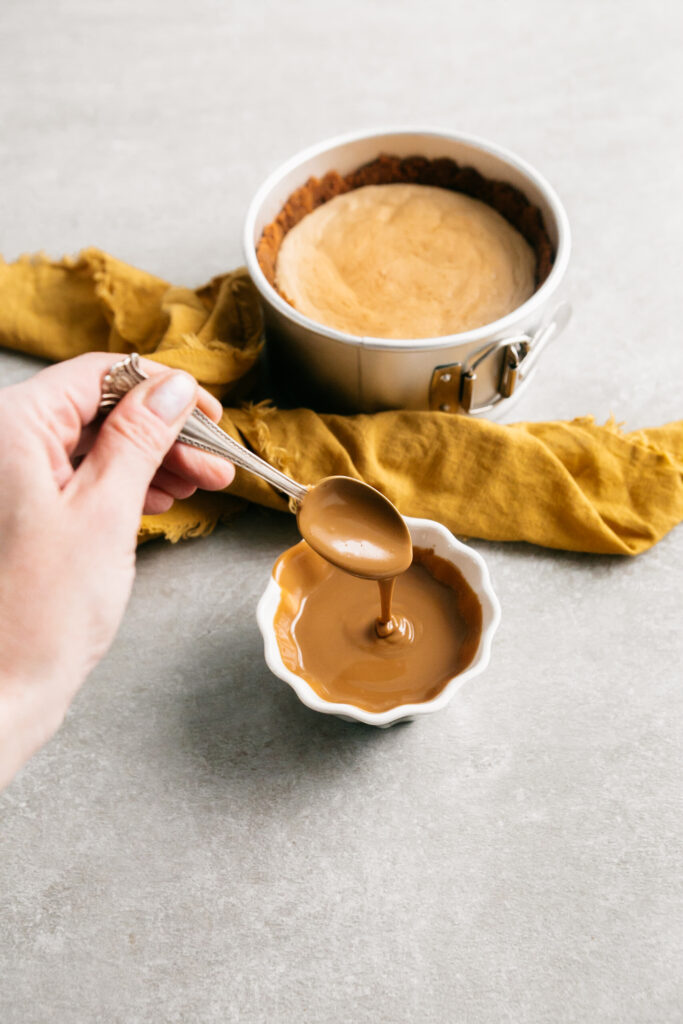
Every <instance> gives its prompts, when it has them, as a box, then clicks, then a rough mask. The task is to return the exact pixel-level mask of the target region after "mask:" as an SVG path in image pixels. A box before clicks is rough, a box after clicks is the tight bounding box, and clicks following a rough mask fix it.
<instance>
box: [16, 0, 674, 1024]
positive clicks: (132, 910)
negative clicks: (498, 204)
mask: <svg viewBox="0 0 683 1024" xmlns="http://www.w3.org/2000/svg"><path fill="white" fill-rule="evenodd" d="M678 11H679V5H678V4H677V3H668V4H667V3H659V4H654V3H641V2H639V3H624V2H623V0H622V2H618V3H617V2H614V3H612V2H605V0H599V2H595V0H594V2H592V3H585V2H575V3H571V4H570V3H566V4H562V5H560V4H558V3H553V2H548V0H543V2H541V0H519V2H517V3H515V4H511V3H504V4H503V3H501V4H490V3H489V4H486V3H481V4H479V5H477V4H473V3H467V4H465V3H454V2H453V0H449V2H442V3H439V2H435V0H429V2H423V3H419V4H418V3H415V4H405V3H404V4H400V3H367V2H362V0H349V2H348V3H346V4H344V5H341V4H329V3H325V2H323V0H318V2H317V3H313V2H302V0H290V2H288V3H283V2H280V3H277V2H268V3H259V2H254V3H252V4H247V3H244V2H243V3H239V4H237V3H229V2H213V3H212V2H207V0H201V2H194V3H189V2H187V3H183V2H179V0H147V2H143V0H135V2H133V0H115V2H114V3H111V4H104V3H99V4H98V3H95V2H92V0H91V2H88V0H60V2H59V3H55V2H54V0H43V2H39V0H24V2H19V0H3V3H2V7H1V8H0V30H1V33H2V34H1V36H0V125H1V130H0V157H1V160H0V167H1V170H2V187H1V190H0V214H1V216H0V233H1V234H0V250H1V251H2V253H3V254H4V256H5V258H6V259H13V258H15V257H16V256H18V255H19V254H20V253H21V252H24V251H32V250H37V249H45V250H47V251H48V252H49V253H50V254H52V255H55V256H56V255H61V254H62V253H63V252H73V251H76V250H78V249H79V248H80V247H82V246H85V245H88V244H96V245H99V246H101V247H103V248H106V249H108V250H109V251H111V252H112V253H113V254H115V255H117V256H119V257H121V258H123V259H125V260H129V261H132V262H134V263H136V264H139V265H141V266H143V267H145V268H147V269H148V270H151V271H154V272H156V273H158V274H160V275H162V276H165V277H167V278H168V279H170V280H173V281H174V282H177V283H183V284H198V283H200V282H202V281H204V280H206V279H208V277H209V276H211V275H212V274H214V273H218V272H221V271H223V270H226V269H228V268H230V267H232V266H234V265H235V264H237V263H238V262H240V260H241V254H240V231H241V224H242V219H243V216H244V213H245V209H246V206H247V203H248V201H249V198H250V196H251V194H252V193H253V191H254V190H255V188H256V187H257V185H258V184H259V183H260V181H261V180H262V179H263V177H264V176H265V175H266V174H267V173H268V172H269V171H270V170H272V169H273V168H274V167H275V166H276V165H277V164H278V163H279V162H280V161H281V160H283V159H285V158H286V157H288V156H289V155H291V154H292V153H294V152H295V151H296V150H298V149H299V148H301V147H303V146H305V145H308V144H310V143H313V142H316V141H318V140H319V139H322V138H324V137H326V136H328V135H332V134H335V133H337V132H341V131H347V130H354V129H358V128H363V127H371V126H379V125H395V124H401V123H415V124H417V123H424V124H428V125H437V126H443V127H445V128H454V129H459V130H464V131H469V132H472V133H476V134H479V135H482V136H484V137H489V138H491V139H493V140H495V141H497V142H499V143H501V144H503V145H507V146H509V147H510V148H512V149H513V150H515V151H517V152H518V153H519V154H521V155H522V156H524V157H525V158H527V159H528V160H530V161H531V162H532V163H534V164H536V165H537V166H538V167H539V168H540V169H541V170H542V171H543V172H544V173H545V174H546V175H547V176H548V178H549V179H550V180H551V181H552V182H553V184H554V185H555V187H556V188H557V189H558V191H559V193H560V195H561V196H562V197H563V199H564V200H565V203H566V205H567V208H568V212H569V215H570V219H571V222H572V226H573V231H574V252H573V257H572V265H571V271H570V274H569V280H568V288H567V295H568V297H569V298H570V299H571V301H572V302H573V305H574V309H575V315H574V319H573V321H572V324H571V326H570V328H569V330H568V331H567V333H566V334H565V335H564V336H563V338H562V340H561V342H559V343H558V344H557V346H556V347H555V348H554V349H552V350H551V351H550V352H549V353H548V355H547V356H546V357H545V358H544V362H543V364H542V368H541V370H540V372H539V374H538V376H537V380H536V383H535V384H534V386H533V387H532V390H531V393H530V394H529V395H528V396H527V397H526V398H525V399H524V401H523V402H522V403H520V404H519V405H518V407H517V409H516V410H515V414H514V415H515V418H519V419H543V418H571V417H573V416H577V415H582V414H585V413H589V412H591V413H594V414H595V415H596V416H597V417H598V419H600V420H604V419H606V418H607V416H608V415H609V414H610V413H611V412H614V414H615V415H616V416H617V418H618V419H619V420H623V421H624V422H625V424H626V426H627V427H628V428H637V427H641V426H646V425H650V424H656V423H662V422H665V421H667V420H671V419H675V418H678V417H680V416H681V379H682V376H683V346H682V345H681V343H680V290H681V260H680V249H681V237H682V236H683V203H681V200H680V179H681V159H682V158H683V148H682V146H681V135H680V123H681V113H682V109H681V108H682V106H683V104H682V103H681V98H682V97H681V87H680V86H681V79H680V72H679V67H678V65H679V62H680V45H681V17H680V15H679V13H678ZM36 365H37V364H36V363H35V362H34V361H32V360H28V359H26V358H22V357H18V356H14V355H11V354H8V353H3V354H2V355H0V383H9V382H10V381H13V380H17V379H20V378H22V377H24V376H26V375H27V374H28V373H30V372H33V370H34V369H35V368H36ZM511 514H514V510H511ZM294 540H295V528H294V525H293V523H292V522H291V521H290V520H289V519H288V518H286V517H279V516H276V515H274V514H268V513H265V512H262V511H259V510H252V511H251V512H250V513H248V514H247V515H245V516H243V517H242V518H241V519H239V520H238V521H236V522H235V523H234V524H233V525H231V526H229V527H224V528H222V529H220V530H219V531H217V532H216V534H215V535H214V536H213V537H211V538H209V539H206V540H202V541H197V542H191V543H187V544H182V545H178V546H176V547H171V546H169V545H165V544H156V545H152V546H149V547H147V548H145V549H144V550H143V551H141V553H140V556H139V573H138V580H137V583H136V587H135V592H134V595H133V599H132V601H131V605H130V608H129V611H128V614H127V617H126V620H125V623H124V625H123V628H122V630H121V632H120V634H119V636H118V639H117V640H116V643H115V645H114V647H113V649H112V651H111V653H110V654H109V656H108V657H107V658H106V660H105V661H104V663H103V664H101V665H100V666H99V668H98V669H97V670H96V671H95V673H94V674H93V676H92V678H91V680H90V682H89V683H88V685H87V686H86V687H85V689H84V690H83V692H82V693H81V695H80V696H79V697H78V699H77V700H76V702H75V704H74V706H73V709H72V711H71V713H70V714H69V716H68V719H67V722H66V724H65V725H64V727H63V729H62V730H61V732H60V733H59V735H58V736H57V737H56V739H54V740H53V741H52V742H51V743H50V744H49V746H48V747H47V748H46V749H45V750H44V751H43V752H42V753H41V754H40V755H39V756H37V757H36V758H35V759H34V760H33V761H32V762H31V763H30V764H29V766H28V767H27V768H26V769H25V770H24V771H23V772H22V773H21V774H20V776H19V777H18V778H17V779H16V780H15V782H14V783H13V784H12V785H11V786H10V787H9V789H8V790H7V791H6V792H5V794H4V796H2V797H1V798H0V1019H2V1021H3V1024H34V1022H41V1024H42V1022H52V1021H59V1022H60V1024H75V1022H78V1024H81V1022H89V1021H105V1022H116V1024H118V1022H122V1024H123V1022H125V1024H137V1022H156V1021H159V1022H165V1024H175V1022H181V1021H182V1022H202V1024H204V1022H207V1024H212V1022H219V1021H220V1022H226V1021H254V1022H260V1021H267V1022H288V1024H289V1022H299V1021H301V1022H332V1024H336V1022H357V1024H365V1022H368V1024H370V1022H372V1024H374V1022H396V1024H403V1022H413V1021H416V1022H439V1024H441V1022H452V1021H457V1022H468V1024H469V1022H472V1024H488V1022H498V1021H512V1022H578V1021H589V1022H597V1021H599V1022H602V1021H605V1022H635V1021H638V1022H644V1021H648V1022H650V1021H651V1022H657V1024H662V1022H670V1021H671V1022H673V1021H678V1020H680V1019H681V1013H682V1009H681V987H680V984H679V981H678V978H677V971H678V966H679V964H680V954H681V937H682V928H681V914H680V906H681V904H680V893H681V890H680V885H679V867H680V860H679V855H680V841H681V827H680V816H679V802H680V788H681V786H680V784H681V768H682V767H683V765H682V762H681V756H680V753H679V743H680V739H681V736H680V725H679V723H680V711H681V700H680V685H679V680H680V676H681V669H680V664H681V658H682V656H683V640H682V631H681V599H680V588H681V578H682V574H683V533H681V531H680V529H679V530H676V531H674V533H673V534H671V535H670V536H669V537H667V538H666V539H665V540H663V541H662V542H661V543H660V544H659V545H658V547H656V548H655V549H654V550H653V551H652V552H650V553H649V554H646V555H643V556H641V557H640V558H638V559H636V560H633V561H626V560H618V559H610V558H591V557H583V556H577V555H568V554H562V553H551V552H546V551H542V550H538V549H533V548H530V547H526V546H522V545H519V546H518V545H492V544H484V543H480V542H477V543H476V544H475V546H476V548H477V549H478V550H479V551H481V552H482V553H483V554H484V556H485V557H486V558H487V560H488V562H489V565H490V568H491V571H492V574H493V578H494V583H495V586H496V588H497V591H498V593H499V596H500V599H501V602H502V606H503V621H502V625H501V628H500V631H499V634H498V637H497V641H496V643H495V645H494V654H493V659H492V663H491V665H490V668H489V669H488V671H487V672H486V673H485V675H484V676H482V677H480V678H478V679H477V680H475V681H473V683H472V684H471V685H468V686H466V687H465V688H464V690H462V691H461V692H460V693H459V694H458V696H457V697H456V699H455V700H454V701H453V703H452V704H451V706H450V707H449V709H448V710H447V711H446V712H444V713H442V714H440V715H436V716H433V717H430V718H427V719H425V720H423V721H420V722H417V723H414V724H412V725H409V726H405V727H398V728H396V729H393V730H390V731H387V732H379V731H373V730H370V729H365V728H362V727H355V726H352V725H348V724H345V723H343V722H339V721H337V720H334V719H328V718H323V717H322V716H316V715H315V714H314V713H312V712H309V711H308V710H307V709H305V708H303V707H302V706H300V705H299V704H298V703H297V701H296V698H295V697H294V696H293V694H291V693H290V691H289V690H288V689H287V688H286V687H285V686H284V684H281V683H280V682H278V681H277V680H276V679H274V678H272V677H271V676H270V674H269V673H268V671H267V670H266V669H265V667H264V664H263V661H262V656H261V643H260V639H259V635H258V633H257V629H256V625H255V622H254V609H255V605H256V602H257V599H258V597H259V594H260V592H261V590H262V588H263V587H264V585H265V582H266V579H267V577H268V573H269V569H270V565H271V563H272V561H273V559H274V558H275V556H276V555H277V554H278V553H279V552H280V551H281V550H282V549H283V548H284V547H285V546H287V545H289V544H290V543H291V542H293V541H294ZM36 628H40V625H39V623H37V624H36Z"/></svg>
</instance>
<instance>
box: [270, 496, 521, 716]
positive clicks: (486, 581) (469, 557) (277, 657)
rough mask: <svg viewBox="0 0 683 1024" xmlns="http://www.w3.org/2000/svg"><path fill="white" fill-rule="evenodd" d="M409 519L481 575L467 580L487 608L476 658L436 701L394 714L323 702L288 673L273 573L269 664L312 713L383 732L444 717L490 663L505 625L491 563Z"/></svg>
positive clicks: (440, 528)
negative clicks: (280, 642)
mask: <svg viewBox="0 0 683 1024" xmlns="http://www.w3.org/2000/svg"><path fill="white" fill-rule="evenodd" d="M404 518H405V521H406V523H407V524H408V528H409V530H410V532H411V536H412V535H413V532H414V531H415V532H417V531H419V530H425V531H427V532H428V533H431V534H432V536H434V537H435V538H436V537H439V538H440V539H441V540H442V542H444V544H445V545H446V548H447V551H448V554H449V555H452V556H454V557H453V558H452V559H450V558H449V557H448V555H445V554H443V553H442V552H440V557H442V558H446V559H447V560H450V561H452V564H454V565H456V567H457V568H460V569H461V571H462V562H463V561H464V562H469V567H470V568H472V569H473V570H476V571H477V572H478V581H477V583H476V584H475V583H473V582H472V580H471V579H468V582H469V584H470V586H471V587H472V589H473V590H474V591H475V593H476V594H477V597H478V598H479V601H480V602H481V605H482V632H481V637H480V640H479V645H478V647H477V650H476V653H475V655H474V658H473V659H472V661H471V662H470V664H469V665H468V666H467V668H465V669H463V671H462V672H460V673H458V675H456V676H453V677H452V678H451V679H449V680H448V682H447V683H446V685H445V686H444V687H443V689H442V690H441V691H440V692H439V693H438V694H437V695H436V697H433V698H432V699H431V700H428V701H422V702H420V703H418V704H399V705H397V706H396V707H394V708H389V710H387V711H368V710H367V709H365V708H359V707H357V706H356V705H355V704H345V703H341V702H333V701H327V700H324V699H323V698H322V697H321V696H319V694H317V693H316V691H315V690H314V689H313V687H312V686H311V685H310V684H309V683H308V682H307V681H306V680H305V679H303V678H302V677H301V676H299V675H297V674H296V673H295V672H292V671H291V669H288V668H287V666H286V665H285V664H284V662H283V660H282V656H281V654H280V648H279V647H278V643H277V637H276V635H275V629H274V628H273V623H274V618H275V614H276V612H277V608H278V605H279V596H280V593H281V590H280V586H279V584H278V583H277V581H276V580H275V577H274V576H273V574H272V572H271V575H270V578H269V580H268V583H267V585H266V588H265V590H264V592H263V594H262V595H261V598H260V600H259V603H258V606H257V609H256V621H257V623H258V627H259V629H260V631H261V636H262V638H263V644H264V656H265V660H266V664H267V665H268V668H269V669H270V671H271V672H272V673H273V675H275V676H277V677H278V678H279V679H282V681H283V682H285V683H287V684H288V685H289V686H291V688H292V689H293V690H294V692H295V693H296V695H297V697H298V698H299V700H300V701H301V702H302V704H305V705H306V706H307V707H309V708H311V709H312V710H313V711H319V712H321V713H322V714H327V715H337V716H340V717H342V718H350V719H353V720H354V721H357V722H362V723H364V724H365V725H375V726H379V727H384V726H388V725H393V724H394V723H395V722H397V721H403V720H405V719H408V718H416V717H418V716H420V715H426V714H431V713H432V712H434V711H440V710H441V709H442V708H444V707H445V706H446V705H447V704H448V703H449V702H450V700H451V699H452V698H453V696H454V695H455V693H456V692H457V690H459V689H460V687H461V686H462V685H463V683H465V682H466V681H467V680H468V679H472V678H474V677H475V676H477V675H479V674H480V673H481V672H483V671H484V669H485V668H486V667H487V665H488V663H489V660H490V657H491V645H492V642H493V636H494V634H495V632H496V630H497V629H498V626H499V624H500V619H501V607H500V602H499V600H498V598H497V596H496V594H495V591H494V589H493V585H492V583H491V577H490V574H489V570H488V566H487V564H486V562H485V561H484V559H483V557H482V556H481V555H480V554H479V552H478V551H475V550H474V548H471V547H469V545H467V544H463V543H462V541H459V540H458V539H457V537H454V535H453V534H452V533H451V531H450V530H449V529H448V528H447V527H446V526H444V525H443V523H439V522H436V520H434V519H424V518H417V517H414V516H405V517H404ZM458 556H460V561H459V562H458V561H456V558H457V557H458ZM463 556H464V557H463ZM487 616H488V621H487Z"/></svg>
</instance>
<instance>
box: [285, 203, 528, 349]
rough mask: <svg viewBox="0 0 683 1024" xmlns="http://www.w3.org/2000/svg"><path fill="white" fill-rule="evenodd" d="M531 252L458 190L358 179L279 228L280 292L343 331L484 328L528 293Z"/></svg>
mask: <svg viewBox="0 0 683 1024" xmlns="http://www.w3.org/2000/svg"><path fill="white" fill-rule="evenodd" d="M535 269H536V257H535V256H534V253H533V250H532V249H531V247H530V246H529V244H528V243H527V242H526V241H525V240H524V238H522V236H521V234H520V233H519V232H518V231H517V230H516V229H515V228H513V227H512V226H511V225H510V224H509V223H508V221H506V220H505V218H504V217H501V215H500V214H499V213H497V212H496V211H495V210H494V209H492V208H491V207H490V206H487V205H486V203H482V202H480V201H479V200H478V199H471V198H470V197H469V196H466V195H463V194H462V193H461V192H451V191H449V190H448V189H443V188H435V187H432V186H429V185H413V184H396V185H366V186H364V187H363V188H358V189H354V190H352V191H350V192H345V193H343V194H342V195H339V196H336V197H335V198H334V199H330V200H329V201H328V202H326V203H323V204H322V205H321V206H319V207H318V208H317V209H316V210H314V211H313V212H312V213H309V214H307V215H306V216H305V217H304V218H303V219H302V220H301V221H299V223H298V224H296V225H295V226H294V227H293V228H292V229H291V230H290V231H289V232H288V233H287V234H286V235H285V238H284V241H283V242H282V246H281V248H280V251H279V254H278V259H277V265H276V269H275V283H276V285H277V288H278V290H279V291H280V292H281V293H282V294H283V295H284V296H285V297H286V298H287V300H288V301H289V302H290V303H291V304H292V305H293V306H294V308H295V309H297V310H299V312H301V313H304V314H305V315H306V316H308V317H310V318H311V319H312V320H315V321H317V322H318V323H321V324H325V325H326V326H328V327H334V328H336V329H337V330H340V331H344V332H346V333H347V334H354V335H361V336H363V335H366V336H370V337H375V338H433V337H440V336H442V335H445V334H456V333H459V332H462V331H468V330H471V329H472V328H475V327H482V326H483V325H484V324H488V323H491V322H492V321H493V320H497V319H498V318H499V317H502V316H505V315H506V314H507V313H510V312H512V310H514V309H516V308H517V307H518V306H520V305H521V304H522V303H523V302H525V301H526V300H527V299H528V298H529V297H530V296H531V295H532V294H533V291H534V279H535Z"/></svg>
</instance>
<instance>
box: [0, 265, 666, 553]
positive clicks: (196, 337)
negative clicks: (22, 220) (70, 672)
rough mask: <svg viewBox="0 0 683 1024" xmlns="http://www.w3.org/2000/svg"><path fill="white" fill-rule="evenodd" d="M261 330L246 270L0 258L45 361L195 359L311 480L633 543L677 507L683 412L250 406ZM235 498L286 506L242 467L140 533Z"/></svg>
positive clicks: (8, 303) (516, 532)
mask: <svg viewBox="0 0 683 1024" xmlns="http://www.w3.org/2000/svg"><path fill="white" fill-rule="evenodd" d="M261 334H262V325H261V315H260V307H259V301H258V296H257V293H256V290H255V288H254V286H253V285H252V283H251V281H250V279H249V277H248V275H247V272H246V270H244V269H239V270H235V271H233V272H232V273H228V274H224V275H221V276H219V277H215V278H213V280H211V281H210V282H209V283H208V284H206V285H204V286H203V287H201V288H198V289H190V288H182V287H176V286H173V285H171V284H168V283H167V282H166V281H163V280H161V279H160V278H158V277H155V276H153V275H152V274H148V273H146V272H145V271H143V270H139V269H136V268H134V267H132V266H129V265H127V264H125V263H122V262H121V261H119V260H117V259H114V258H113V257H111V256H109V255H107V254H106V253H104V252H102V251H100V250H98V249H95V248H90V249H86V250H84V251H83V252H82V253H81V254H80V255H79V256H78V257H76V258H73V259H70V258H66V259H63V260H59V261H53V260H50V259H48V258H47V257H45V256H42V255H39V256H33V257H22V258H21V259H19V260H17V261H16V262H15V263H11V264H8V263H5V262H3V261H2V260H0V344H1V345H3V346H5V347H7V348H12V349H16V350H18V351H21V352H26V353H30V354H32V355H35V356H41V357H43V358H45V359H52V360H60V359H68V358H70V357H72V356H75V355H79V354H80V353H82V352H88V351H92V350H104V351H111V352H124V353H128V352H134V351H135V352H140V353H141V354H144V355H145V356H147V357H148V358H150V359H155V360H157V361H158V362H160V363H164V364H165V365H167V366H171V367H174V368H177V369H183V370H186V371H188V372H189V373H191V374H193V376H194V377H196V379H197V380H198V381H199V383H200V384H202V385H203V386H204V387H206V388H207V389H208V390H209V391H211V392H212V393H213V394H215V395H217V396H218V397H219V398H221V399H222V401H223V402H224V404H226V406H227V407H226V408H225V411H224V413H223V417H222V420H221V426H222V427H223V429H224V430H226V431H227V432H228V433H229V434H231V435H232V436H233V437H234V438H236V439H237V440H238V441H240V442H242V443H244V444H247V445H248V446H249V447H250V448H252V449H253V450H254V451H256V452H257V453H258V454H260V455H261V456H263V458H265V459H267V460H268V461H269V462H272V463H273V464H274V465H276V466H278V467H279V468H280V469H282V470H284V471H285V472H286V473H289V474H290V475H291V476H293V477H294V478H295V479H297V480H299V481H301V482H302V483H305V484H313V483H315V482H316V481H317V480H320V479H321V478H322V477H325V476H329V475H331V474H334V473H345V474H347V475H349V476H355V477H360V478H361V479H363V480H366V481H367V482H368V483H369V484H372V485H373V486H374V487H377V488H378V489H379V490H380V491H382V492H383V493H384V494H386V496H387V497H388V498H390V499H391V500H392V501H393V502H394V503H395V504H396V505H397V507H398V508H399V509H400V511H401V512H402V513H404V514H405V515H412V516H424V517H427V518H431V519H436V520H439V521H440V522H442V523H444V524H445V525H446V526H447V527H449V529H451V530H452V531H453V532H454V533H458V534H464V535H465V536H468V537H479V538H484V539H487V540H497V541H500V540H511V541H528V542H530V543H533V544H540V545H543V546H545V547H550V548H564V549H567V550H570V551H585V552H594V553H608V554H630V555H634V554H638V553H639V552H641V551H644V550H646V549H647V548H649V547H651V546H652V545H653V544H655V543H656V542H657V541H658V540H659V539H660V538H661V537H663V536H664V534H666V533H667V532H668V531H669V530H670V529H672V527H674V526H675V525H676V524H677V523H679V522H680V521H681V519H683V420H680V421H677V422H674V423H670V424H668V425H666V426H660V427H652V428H649V429H646V430H639V431H635V432H632V433H622V432H621V431H620V430H619V429H618V427H617V425H616V424H615V423H614V422H613V421H611V422H609V423H607V424H606V425H604V426H599V425H598V424H596V423H595V422H594V420H593V419H592V417H590V416H585V417H582V418H579V419H575V420H572V421H571V422H547V423H517V424H514V425H510V426H503V425H500V424H497V423H492V422H489V421H488V420H478V419H477V420H475V419H468V418H467V417H465V416H457V415H451V414H448V413H441V412H413V411H396V412H382V413H376V414H374V415H368V416H339V415H324V414H318V413H316V412H314V411H313V410H311V409H292V410H279V409H276V408H274V407H272V406H270V405H268V404H266V403H261V404H258V405H248V404H244V402H243V400H244V398H245V397H246V395H247V393H248V386H249V382H250V378H251V371H252V370H253V368H254V367H255V364H256V361H257V359H258V356H259V352H260V349H261ZM235 497H239V498H242V499H247V500H248V501H251V502H258V503H259V504H262V505H267V506H269V507H271V508H275V509H282V510H283V511H284V510H286V509H287V502H286V500H285V499H284V498H283V497H282V496H281V495H279V494H278V493H277V492H276V491H275V490H273V488H272V487H270V486H269V485H268V484H266V483H264V482H263V481H261V480H259V479H257V478H256V477H254V476H252V475H251V474H249V473H246V472H244V471H240V470H238V471H237V475H236V477H235V481H234V483H233V484H232V485H231V487H230V488H229V490H228V492H227V493H222V494H208V493H204V494H197V495H195V496H194V497H192V498H188V499H187V500H185V501H177V502H176V503H175V505H174V506H173V508H172V509H171V510H170V511H169V512H167V513H164V514H161V515H158V516H144V517H143V519H142V524H141V528H140V539H141V540H146V539H149V538H152V537H166V538H168V539H169V540H172V541H176V540H179V539H181V538H184V537H190V536H200V535H203V534H206V533H209V532H210V531H211V530H212V529H213V527H214V526H215V525H216V523H217V522H218V521H219V520H220V519H221V518H222V517H225V516H227V515H229V514H231V513H232V512H233V511H234V508H235V503H234V498H235Z"/></svg>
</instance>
